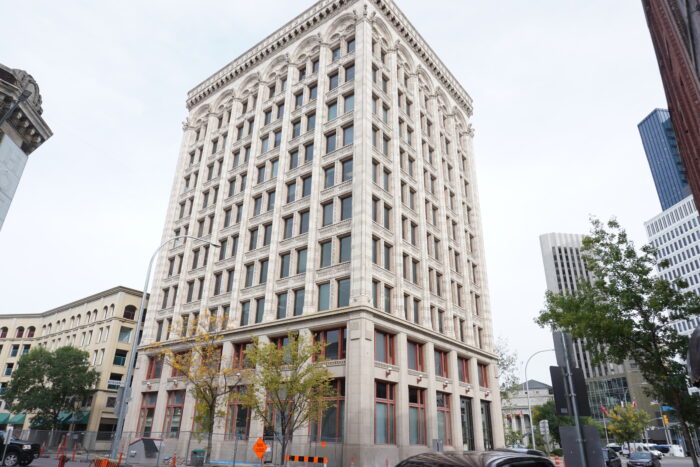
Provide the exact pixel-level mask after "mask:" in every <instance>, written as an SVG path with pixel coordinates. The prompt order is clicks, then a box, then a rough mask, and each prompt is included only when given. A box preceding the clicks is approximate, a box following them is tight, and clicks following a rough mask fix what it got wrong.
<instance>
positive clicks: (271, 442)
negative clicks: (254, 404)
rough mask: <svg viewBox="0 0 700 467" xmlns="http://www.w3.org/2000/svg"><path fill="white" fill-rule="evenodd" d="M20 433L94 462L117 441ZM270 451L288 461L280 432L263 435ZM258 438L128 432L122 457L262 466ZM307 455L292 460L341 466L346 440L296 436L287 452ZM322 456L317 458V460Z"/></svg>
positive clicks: (106, 436)
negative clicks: (300, 458) (278, 433)
mask: <svg viewBox="0 0 700 467" xmlns="http://www.w3.org/2000/svg"><path fill="white" fill-rule="evenodd" d="M13 436H14V437H15V438H18V439H22V440H26V441H30V442H32V443H37V444H39V445H41V449H42V454H43V455H44V456H48V457H52V458H58V457H60V456H61V455H65V456H67V457H68V459H69V460H71V459H74V460H76V461H92V460H93V459H95V458H99V457H107V456H109V454H110V449H111V446H112V440H113V433H111V432H88V431H80V432H78V431H76V432H66V431H45V430H24V431H22V432H20V431H16V432H15V433H14V435H13ZM262 439H263V442H264V444H265V451H264V453H263V457H262V464H263V465H282V443H281V440H280V439H279V437H278V436H274V435H273V436H264V437H262ZM256 442H258V437H246V436H241V435H240V434H236V435H227V434H223V433H213V434H212V435H211V440H209V434H208V433H197V432H180V433H150V434H149V436H143V434H142V433H128V432H125V433H124V434H123V435H122V439H121V442H120V446H119V457H120V459H121V464H122V465H130V466H156V465H158V466H170V467H173V466H175V467H177V466H199V465H203V464H204V463H205V462H206V463H208V464H217V465H236V466H246V465H250V466H253V465H257V466H259V465H260V464H261V459H259V458H258V456H257V454H256V453H255V452H254V449H253V447H254V445H255V444H256ZM286 456H291V457H292V458H294V457H306V458H309V462H304V463H301V464H299V463H294V462H288V463H287V464H288V465H290V466H291V465H323V464H324V462H323V461H324V460H327V463H326V465H328V466H329V467H340V466H341V465H342V460H343V444H342V441H341V440H339V439H331V438H324V440H318V439H312V438H311V437H310V436H296V435H295V436H294V438H293V439H292V440H291V441H290V442H289V444H288V445H287V448H286V452H285V457H286ZM314 460H315V461H316V462H315V463H314V462H313V461H314Z"/></svg>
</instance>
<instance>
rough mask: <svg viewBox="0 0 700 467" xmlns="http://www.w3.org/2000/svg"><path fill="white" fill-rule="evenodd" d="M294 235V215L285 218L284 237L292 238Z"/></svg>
mask: <svg viewBox="0 0 700 467" xmlns="http://www.w3.org/2000/svg"><path fill="white" fill-rule="evenodd" d="M292 235H294V217H287V218H286V219H284V234H283V238H292Z"/></svg>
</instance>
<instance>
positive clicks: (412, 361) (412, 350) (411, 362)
mask: <svg viewBox="0 0 700 467" xmlns="http://www.w3.org/2000/svg"><path fill="white" fill-rule="evenodd" d="M408 368H410V369H411V370H417V369H418V368H416V344H414V343H413V342H408Z"/></svg>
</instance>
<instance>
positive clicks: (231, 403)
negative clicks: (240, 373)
mask: <svg viewBox="0 0 700 467" xmlns="http://www.w3.org/2000/svg"><path fill="white" fill-rule="evenodd" d="M244 391H245V388H241V387H240V386H239V387H237V388H236V389H235V390H234V391H233V392H232V393H231V395H230V396H229V400H228V409H227V411H226V426H225V430H226V434H225V436H226V439H227V440H233V439H238V438H237V434H236V420H237V419H238V411H239V410H241V408H244V407H243V404H242V403H241V402H240V401H239V400H238V395H239V394H241V393H242V392H244ZM246 410H247V412H246V421H245V433H244V434H243V438H244V439H248V434H249V433H250V409H246ZM232 423H233V426H232Z"/></svg>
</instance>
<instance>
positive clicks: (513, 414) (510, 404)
mask: <svg viewBox="0 0 700 467" xmlns="http://www.w3.org/2000/svg"><path fill="white" fill-rule="evenodd" d="M527 388H528V389H530V407H532V408H533V409H534V408H535V407H537V406H538V405H544V404H546V403H547V402H549V401H553V400H554V393H553V392H552V386H550V385H548V384H545V383H542V382H540V381H536V380H534V379H531V380H529V381H528V386H527ZM527 402H528V401H527V389H526V386H525V383H522V384H520V385H519V386H518V388H517V389H516V390H515V391H513V393H512V394H511V395H510V397H509V398H508V399H504V400H503V423H505V424H506V427H509V428H510V429H511V431H514V432H520V433H521V434H522V439H521V440H520V443H521V444H522V445H524V446H529V445H531V444H532V443H531V441H530V439H531V438H530V433H531V432H532V420H531V419H530V410H529V407H528V404H527ZM535 429H538V428H537V427H535Z"/></svg>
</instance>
